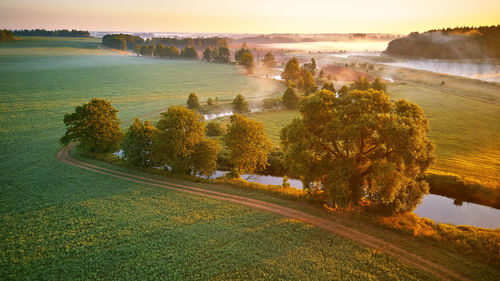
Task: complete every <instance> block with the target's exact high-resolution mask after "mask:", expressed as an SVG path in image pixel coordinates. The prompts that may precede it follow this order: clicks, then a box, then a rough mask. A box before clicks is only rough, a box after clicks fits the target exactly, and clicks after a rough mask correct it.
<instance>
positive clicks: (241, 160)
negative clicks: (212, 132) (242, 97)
mask: <svg viewBox="0 0 500 281" xmlns="http://www.w3.org/2000/svg"><path fill="white" fill-rule="evenodd" d="M224 142H225V143H226V146H227V148H228V149H229V161H230V162H231V164H232V165H233V166H234V168H235V171H236V172H237V174H238V175H241V174H247V173H253V172H254V171H255V170H256V169H263V168H265V167H266V165H267V155H268V153H269V151H270V150H271V141H269V139H268V138H267V137H266V134H265V132H264V126H263V125H262V123H261V122H257V121H254V120H251V119H248V118H245V117H244V116H242V115H239V114H234V115H232V116H231V117H230V125H229V127H228V129H227V134H226V135H225V136H224Z"/></svg>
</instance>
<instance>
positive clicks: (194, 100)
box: [187, 93, 200, 110]
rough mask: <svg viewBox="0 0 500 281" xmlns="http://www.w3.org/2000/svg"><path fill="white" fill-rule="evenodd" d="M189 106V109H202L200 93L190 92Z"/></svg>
mask: <svg viewBox="0 0 500 281" xmlns="http://www.w3.org/2000/svg"><path fill="white" fill-rule="evenodd" d="M187 107H188V108H189V109H195V110H198V109H200V102H199V101H198V95H196V93H191V94H189V97H188V100H187Z"/></svg>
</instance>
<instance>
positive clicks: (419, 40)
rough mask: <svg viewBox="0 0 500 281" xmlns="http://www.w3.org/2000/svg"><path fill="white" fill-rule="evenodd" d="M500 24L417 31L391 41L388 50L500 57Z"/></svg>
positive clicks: (445, 56) (456, 56)
mask: <svg viewBox="0 0 500 281" xmlns="http://www.w3.org/2000/svg"><path fill="white" fill-rule="evenodd" d="M499 46H500V25H497V26H480V27H457V28H447V29H441V30H430V31H427V32H424V33H418V32H413V33H411V34H409V35H408V36H406V37H403V38H399V39H395V40H392V41H391V42H389V44H388V46H387V49H386V51H385V52H386V53H387V54H390V55H394V56H403V57H413V58H429V59H484V58H500V47H499Z"/></svg>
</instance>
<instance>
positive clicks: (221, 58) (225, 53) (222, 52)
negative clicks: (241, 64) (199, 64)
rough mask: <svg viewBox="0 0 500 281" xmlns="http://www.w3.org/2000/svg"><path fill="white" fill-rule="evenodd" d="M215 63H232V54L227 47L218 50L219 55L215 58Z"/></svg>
mask: <svg viewBox="0 0 500 281" xmlns="http://www.w3.org/2000/svg"><path fill="white" fill-rule="evenodd" d="M214 61H215V62H218V63H230V62H231V54H230V52H229V49H228V48H227V47H220V48H219V49H217V53H216V54H215V56H214Z"/></svg>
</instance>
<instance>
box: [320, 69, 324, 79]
mask: <svg viewBox="0 0 500 281" xmlns="http://www.w3.org/2000/svg"><path fill="white" fill-rule="evenodd" d="M323 77H325V72H324V71H323V69H321V71H320V72H319V79H323Z"/></svg>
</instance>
